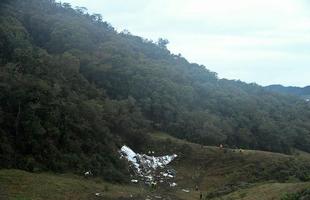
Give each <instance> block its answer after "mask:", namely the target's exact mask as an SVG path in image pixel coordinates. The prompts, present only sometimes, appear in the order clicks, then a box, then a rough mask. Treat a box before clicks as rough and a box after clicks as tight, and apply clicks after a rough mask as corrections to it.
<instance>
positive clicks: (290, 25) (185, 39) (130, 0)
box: [62, 0, 310, 86]
mask: <svg viewBox="0 0 310 200" xmlns="http://www.w3.org/2000/svg"><path fill="white" fill-rule="evenodd" d="M62 2H68V3H71V5H72V6H73V7H75V6H84V7H87V8H88V10H89V12H90V13H100V14H102V16H103V19H104V21H107V22H109V23H110V24H112V26H113V27H115V28H116V29H117V30H118V31H122V30H124V29H127V30H129V31H130V32H131V33H132V34H134V35H139V36H142V37H144V38H148V39H153V40H157V39H158V38H159V37H163V38H166V39H168V40H169V42H170V43H169V45H168V48H169V50H170V51H171V52H173V53H175V54H178V53H181V54H182V55H183V56H184V57H185V58H186V59H188V60H189V61H190V62H196V63H199V64H203V65H205V66H206V67H207V68H208V69H210V70H212V71H215V72H217V73H218V75H219V77H220V78H228V79H240V80H242V81H245V82H256V83H258V84H260V85H269V84H283V85H286V86H288V85H292V86H305V85H310V1H308V0H62Z"/></svg>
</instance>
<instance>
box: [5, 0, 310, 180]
mask: <svg viewBox="0 0 310 200" xmlns="http://www.w3.org/2000/svg"><path fill="white" fill-rule="evenodd" d="M0 24H1V26H0V90H1V93H0V113H1V115H0V132H1V134H0V161H1V162H0V166H1V167H6V168H21V169H26V170H29V171H45V170H53V171H60V172H63V171H73V172H75V173H81V172H83V171H86V170H90V169H91V170H92V171H93V172H94V174H95V175H99V176H103V177H105V178H106V179H107V180H110V181H119V182H120V181H124V180H125V179H126V177H127V176H126V175H128V172H127V171H126V170H125V163H124V162H122V161H121V160H120V159H119V157H118V152H117V151H118V148H119V147H120V146H122V145H123V144H126V145H129V146H131V147H132V148H133V149H134V150H136V151H139V150H144V149H145V148H147V146H148V143H149V136H148V135H147V134H145V133H147V132H150V131H152V130H154V129H155V130H161V131H167V132H169V133H171V135H174V136H176V137H178V138H183V139H187V140H189V141H192V142H196V143H200V144H204V145H218V144H220V143H222V144H224V145H226V146H229V147H241V148H248V149H260V150H267V151H276V152H284V153H291V152H292V150H293V149H295V148H297V149H300V150H303V151H308V152H310V124H309V119H310V109H309V107H310V105H309V104H307V103H306V102H304V101H301V100H300V99H298V98H294V97H290V96H287V95H278V94H275V93H272V92H267V91H265V90H264V88H263V87H261V86H258V85H256V84H245V83H243V82H241V81H231V80H225V79H218V78H217V76H216V73H214V72H210V71H209V70H207V69H206V67H205V66H201V65H198V64H193V63H189V62H188V61H187V60H186V59H185V58H183V57H181V56H180V55H174V54H171V53H170V52H169V50H168V49H167V48H166V44H167V41H166V40H164V39H160V40H159V41H158V42H153V41H149V40H146V39H143V38H141V37H138V36H133V35H131V34H130V33H128V32H121V33H118V32H117V31H115V30H114V28H113V27H112V26H111V25H109V24H108V23H107V22H104V21H102V16H100V15H98V14H89V13H87V12H86V11H85V9H83V8H76V9H73V8H71V6H70V5H69V4H67V3H58V2H55V1H53V0H28V1H22V0H12V1H1V4H0Z"/></svg>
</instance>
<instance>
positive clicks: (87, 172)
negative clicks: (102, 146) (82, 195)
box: [84, 171, 92, 176]
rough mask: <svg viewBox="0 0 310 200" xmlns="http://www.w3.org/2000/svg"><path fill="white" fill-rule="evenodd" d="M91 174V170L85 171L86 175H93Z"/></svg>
mask: <svg viewBox="0 0 310 200" xmlns="http://www.w3.org/2000/svg"><path fill="white" fill-rule="evenodd" d="M91 175H92V173H91V171H86V172H85V173H84V176H91Z"/></svg>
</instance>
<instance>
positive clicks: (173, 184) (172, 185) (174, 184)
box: [169, 183, 177, 187]
mask: <svg viewBox="0 0 310 200" xmlns="http://www.w3.org/2000/svg"><path fill="white" fill-rule="evenodd" d="M169 185H170V187H175V186H177V184H176V183H169Z"/></svg>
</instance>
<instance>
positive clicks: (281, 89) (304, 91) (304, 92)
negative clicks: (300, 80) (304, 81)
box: [265, 85, 310, 99]
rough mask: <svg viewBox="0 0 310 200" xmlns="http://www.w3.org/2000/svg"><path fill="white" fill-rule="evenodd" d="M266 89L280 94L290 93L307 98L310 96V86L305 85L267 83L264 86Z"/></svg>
mask: <svg viewBox="0 0 310 200" xmlns="http://www.w3.org/2000/svg"><path fill="white" fill-rule="evenodd" d="M265 88H266V89H267V90H269V91H272V92H278V93H282V94H291V95H296V96H300V97H302V98H305V99H308V98H310V86H306V87H292V86H290V87H285V86H282V85H269V86H266V87H265Z"/></svg>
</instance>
